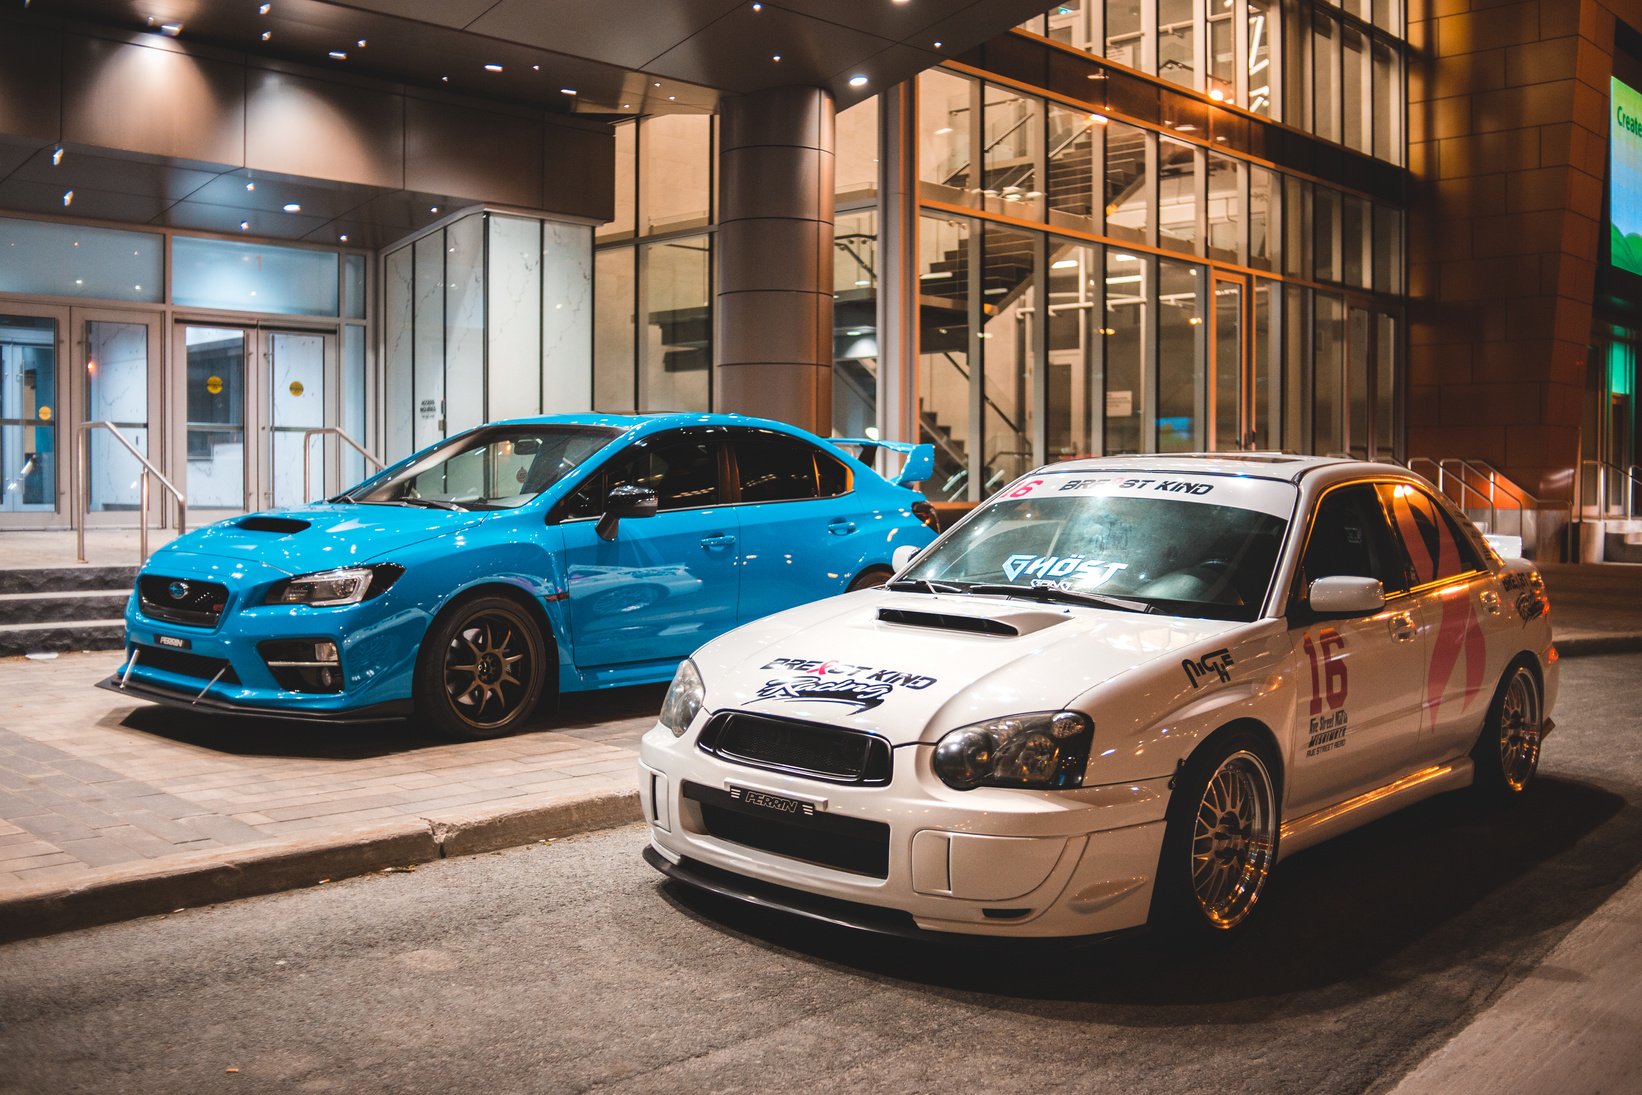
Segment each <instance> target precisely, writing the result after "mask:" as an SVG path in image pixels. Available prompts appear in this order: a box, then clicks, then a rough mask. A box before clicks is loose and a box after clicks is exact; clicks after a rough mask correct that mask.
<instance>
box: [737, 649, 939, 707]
mask: <svg viewBox="0 0 1642 1095" xmlns="http://www.w3.org/2000/svg"><path fill="white" fill-rule="evenodd" d="M761 668H763V669H766V670H772V669H773V670H785V671H786V672H787V674H788V675H787V676H783V677H775V678H772V679H771V680H768V681H765V682H764V684H763V685H762V686H761V687H760V688H759V689H758V692H757V694H756V695H755V697H754V700H755V702H756V701H757V700H774V701H778V702H779V701H786V702H806V701H807V702H812V703H839V704H844V705H845V706H847V707H852V708H854V710H853V711H851V712H850V714H852V715H858V714H860V713H861V712H863V711H871V710H872V709H873V708H875V707H878V706H879V705H881V704H882V703H883V702H884V701H885V700H886V699H888V698H889V697H890V696H892V695H894V693H895V690H896V689H898V688H909V689H912V690H913V691H922V690H923V689H925V688H928V687H929V686H930V685H932V684H934V683H935V678H934V677H928V676H922V675H920V674H917V673H905V672H901V671H900V670H896V669H878V668H875V667H873V666H869V665H855V664H852V663H850V662H840V661H831V660H829V661H818V660H813V659H808V658H776V659H775V660H774V661H772V662H767V663H765V664H764V665H763V666H762V667H761Z"/></svg>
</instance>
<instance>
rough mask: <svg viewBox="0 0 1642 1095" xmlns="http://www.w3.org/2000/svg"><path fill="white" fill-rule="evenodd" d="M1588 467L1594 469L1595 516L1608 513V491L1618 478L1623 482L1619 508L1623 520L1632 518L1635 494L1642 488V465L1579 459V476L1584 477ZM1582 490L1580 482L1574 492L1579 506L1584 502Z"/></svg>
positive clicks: (1633, 515) (1634, 512)
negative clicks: (1577, 489)
mask: <svg viewBox="0 0 1642 1095" xmlns="http://www.w3.org/2000/svg"><path fill="white" fill-rule="evenodd" d="M1588 467H1589V468H1594V469H1595V471H1596V477H1595V480H1596V516H1597V517H1598V518H1603V517H1606V516H1607V515H1608V509H1609V506H1608V491H1609V489H1610V488H1611V487H1612V486H1614V485H1615V483H1614V481H1615V480H1618V481H1619V482H1621V483H1623V484H1624V500H1623V502H1622V503H1621V506H1620V508H1621V509H1622V510H1623V511H1624V515H1625V520H1627V521H1629V520H1632V519H1633V518H1634V517H1635V515H1636V494H1637V491H1638V490H1639V489H1642V466H1638V465H1636V464H1630V465H1627V466H1625V467H1621V466H1620V465H1618V464H1612V463H1609V462H1608V461H1606V460H1581V461H1580V462H1579V472H1580V476H1581V478H1583V477H1584V475H1585V469H1586V468H1588ZM1583 492H1584V487H1583V484H1582V485H1581V486H1580V488H1579V491H1578V492H1577V493H1576V497H1577V498H1578V499H1579V504H1580V505H1581V506H1584V504H1585V498H1584V493H1583Z"/></svg>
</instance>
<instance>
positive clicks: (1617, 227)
mask: <svg viewBox="0 0 1642 1095" xmlns="http://www.w3.org/2000/svg"><path fill="white" fill-rule="evenodd" d="M1609 91H1610V96H1609V100H1610V102H1611V103H1612V104H1613V117H1612V119H1611V125H1610V127H1609V147H1610V149H1611V150H1612V154H1613V155H1612V160H1613V166H1612V168H1611V171H1610V176H1609V192H1608V207H1609V218H1608V234H1609V240H1610V254H1611V257H1612V261H1613V264H1614V265H1615V266H1617V267H1618V268H1619V269H1621V270H1628V271H1630V272H1631V273H1633V274H1637V275H1639V276H1642V93H1639V92H1637V90H1636V89H1635V88H1633V87H1631V86H1629V85H1628V84H1624V83H1621V82H1620V81H1619V78H1618V77H1613V78H1612V79H1611V80H1610V82H1609Z"/></svg>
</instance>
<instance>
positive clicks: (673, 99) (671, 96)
mask: <svg viewBox="0 0 1642 1095" xmlns="http://www.w3.org/2000/svg"><path fill="white" fill-rule="evenodd" d="M677 100H678V96H677V95H669V96H667V101H668V102H669V103H672V102H676V101H677Z"/></svg>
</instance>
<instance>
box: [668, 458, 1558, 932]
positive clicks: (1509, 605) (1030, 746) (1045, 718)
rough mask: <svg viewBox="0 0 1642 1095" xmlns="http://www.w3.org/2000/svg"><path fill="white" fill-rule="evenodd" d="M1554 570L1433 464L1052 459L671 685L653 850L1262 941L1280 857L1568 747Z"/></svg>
mask: <svg viewBox="0 0 1642 1095" xmlns="http://www.w3.org/2000/svg"><path fill="white" fill-rule="evenodd" d="M1547 607H1548V606H1547V602H1546V597H1545V589H1544V583H1543V582H1542V581H1541V579H1540V576H1539V574H1538V573H1537V572H1536V571H1535V570H1534V568H1533V566H1532V565H1531V564H1530V563H1528V562H1526V561H1524V560H1512V561H1509V562H1506V561H1503V560H1502V559H1501V558H1500V557H1499V556H1498V555H1497V554H1496V553H1495V552H1494V550H1493V549H1492V548H1491V547H1490V545H1489V544H1488V543H1487V542H1486V541H1485V539H1484V538H1483V536H1482V535H1481V534H1480V533H1479V532H1478V531H1477V529H1476V528H1475V526H1473V525H1472V524H1471V522H1470V521H1469V520H1467V519H1466V517H1465V516H1464V515H1463V514H1462V513H1460V512H1459V511H1458V510H1456V509H1455V508H1454V507H1453V506H1452V505H1451V504H1450V503H1449V502H1448V500H1447V499H1445V498H1444V497H1443V496H1442V495H1441V494H1439V493H1438V492H1437V491H1436V490H1434V489H1433V488H1432V487H1431V485H1430V484H1429V483H1427V482H1426V481H1425V480H1423V479H1421V478H1420V477H1419V476H1416V475H1413V474H1410V473H1409V472H1406V471H1403V470H1402V469H1400V468H1395V467H1391V466H1388V465H1383V464H1364V463H1353V462H1349V461H1342V460H1327V459H1319V458H1309V457H1297V456H1287V455H1280V454H1233V455H1221V456H1166V457H1165V456H1146V457H1109V458H1105V459H1097V460H1079V461H1073V462H1068V463H1063V464H1055V465H1053V466H1050V467H1044V468H1040V469H1038V470H1037V471H1035V472H1032V473H1031V474H1029V475H1027V476H1025V477H1023V478H1022V479H1020V480H1019V481H1017V482H1016V483H1014V484H1011V485H1010V486H1009V487H1007V488H1005V489H1004V490H1003V491H1001V492H999V493H998V494H997V495H995V496H994V497H993V498H992V499H991V500H990V501H988V502H987V503H986V504H985V505H983V506H981V507H979V508H978V509H976V510H975V511H974V512H973V513H971V514H970V515H969V516H968V517H966V518H965V519H964V520H963V521H961V522H959V523H958V524H957V525H955V526H954V527H953V528H952V529H950V530H949V531H948V532H947V533H946V534H945V535H943V536H942V537H941V538H940V539H939V540H937V541H936V542H935V543H934V544H932V545H930V546H929V547H928V548H926V549H924V550H923V551H922V552H921V553H919V554H918V555H917V556H916V557H915V559H913V561H912V562H911V563H910V564H906V563H903V564H902V565H901V568H900V571H899V573H897V574H896V575H895V577H894V578H893V579H892V580H891V581H890V582H889V583H888V585H887V586H885V587H884V588H882V589H875V590H863V591H860V592H855V593H848V594H845V595H843V596H841V597H833V598H831V599H828V600H824V601H819V602H816V603H814V604H810V605H806V606H803V607H800V608H795V609H792V610H790V611H786V612H781V613H778V614H776V615H774V616H770V617H767V618H765V619H763V620H759V621H757V622H755V623H751V624H748V625H746V626H743V627H741V628H738V629H737V630H735V631H732V632H730V633H728V634H726V635H724V636H723V637H721V638H719V639H716V640H714V641H713V642H711V643H708V644H707V645H706V646H704V647H702V648H701V649H700V650H698V651H697V652H696V653H695V655H694V656H693V658H692V659H691V660H689V661H686V662H685V663H684V664H683V665H681V666H680V668H679V671H678V675H677V677H676V678H675V680H674V681H673V685H672V688H671V690H670V691H669V693H668V695H667V699H666V702H665V705H664V707H663V709H662V712H661V717H660V721H659V723H658V725H656V726H655V727H654V728H653V729H651V730H650V731H649V732H648V733H647V734H646V735H645V736H644V739H643V742H642V744H641V748H640V756H641V772H640V788H641V791H640V794H641V799H642V802H643V806H644V811H645V816H646V817H647V818H648V820H649V823H650V837H651V843H650V846H649V847H648V848H647V849H646V850H645V856H646V858H647V859H648V860H649V862H650V863H652V864H653V865H654V866H656V867H657V868H659V869H660V870H661V871H663V872H664V873H666V874H667V875H669V876H671V877H672V878H674V879H678V880H681V881H683V882H686V883H690V884H692V885H695V886H699V887H703V888H705V889H709V890H713V891H716V892H719V893H722V894H727V895H730V896H733V897H737V898H741V899H744V900H748V901H753V902H756V903H759V904H762V905H766V906H773V907H776V908H781V909H785V910H788V911H790V912H794V913H798V914H800V915H805V916H810V917H814V918H819V919H823V920H827V921H832V922H835V923H844V924H850V925H855V926H858V927H863V928H870V929H875V930H880V931H890V932H903V931H904V932H915V931H920V930H921V931H939V932H955V933H971V934H989V935H1001V936H1022V937H1025V936H1081V935H1092V934H1097V933H1103V932H1109V931H1114V930H1118V929H1123V928H1128V927H1133V926H1136V925H1140V924H1143V923H1147V922H1151V923H1154V924H1160V925H1164V926H1167V927H1169V928H1172V929H1175V930H1179V931H1184V932H1187V933H1197V934H1203V935H1214V934H1217V933H1224V932H1229V931H1232V930H1234V929H1236V928H1238V927H1239V926H1240V925H1242V924H1244V923H1245V922H1246V921H1247V920H1248V917H1249V916H1250V914H1251V913H1252V912H1253V911H1254V910H1255V907H1256V905H1257V903H1258V901H1259V899H1260V895H1261V892H1262V890H1263V888H1264V886H1265V884H1266V881H1267V879H1268V877H1269V875H1270V873H1271V870H1272V868H1273V867H1274V866H1275V865H1276V863H1277V862H1278V859H1279V857H1280V856H1282V855H1288V854H1290V853H1293V852H1296V851H1299V850H1300V849H1302V848H1306V847H1309V846H1311V845H1314V844H1316V843H1318V842H1319V841H1322V840H1325V839H1327V838H1328V837H1331V836H1335V835H1337V834H1339V833H1341V832H1344V831H1346V830H1348V829H1351V828H1354V827H1355V826H1358V825H1362V824H1364V823H1365V822H1368V821H1371V820H1373V819H1375V818H1378V817H1381V816H1383V815H1385V814H1387V813H1389V812H1391V811H1393V810H1396V809H1398V808H1400V807H1403V806H1406V805H1408V804H1410V803H1412V802H1416V801H1418V800H1420V799H1423V798H1426V797H1428V796H1431V795H1434V794H1437V793H1439V792H1443V791H1447V790H1450V789H1454V788H1460V787H1465V786H1467V785H1472V784H1475V785H1477V786H1478V787H1479V788H1481V789H1483V790H1484V791H1485V792H1487V793H1490V794H1494V795H1498V796H1503V797H1507V798H1509V797H1512V796H1515V795H1519V794H1521V793H1522V792H1523V791H1525V790H1526V789H1527V787H1528V785H1529V783H1530V781H1531V780H1532V778H1533V775H1534V772H1535V769H1536V767H1537V765H1538V761H1539V751H1540V741H1541V738H1542V737H1543V735H1544V734H1546V733H1548V732H1549V731H1550V729H1551V726H1552V724H1551V720H1550V718H1549V717H1548V713H1549V711H1550V709H1551V706H1552V704H1553V702H1554V701H1555V698H1556V689H1557V668H1558V667H1557V654H1556V650H1555V648H1554V647H1553V645H1552V637H1551V628H1550V624H1549V621H1548V619H1547V615H1546V614H1547Z"/></svg>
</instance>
